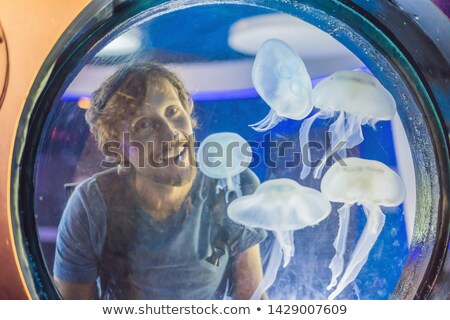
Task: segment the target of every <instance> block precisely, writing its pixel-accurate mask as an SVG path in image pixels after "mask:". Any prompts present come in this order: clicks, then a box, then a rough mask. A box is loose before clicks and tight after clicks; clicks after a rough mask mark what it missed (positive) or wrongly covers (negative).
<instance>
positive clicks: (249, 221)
mask: <svg viewBox="0 0 450 320" xmlns="http://www.w3.org/2000/svg"><path fill="white" fill-rule="evenodd" d="M330 212H331V203H330V202H329V201H328V200H327V198H326V197H325V196H324V195H323V194H322V193H321V192H320V191H318V190H315V189H312V188H308V187H304V186H302V185H300V184H298V183H297V182H296V181H294V180H291V179H286V178H282V179H273V180H268V181H266V182H264V183H262V184H261V185H260V186H259V187H258V188H257V189H256V191H255V192H254V193H253V194H252V195H247V196H243V197H240V198H238V199H236V200H234V201H233V202H231V203H230V205H229V206H228V209H227V213H228V216H229V217H230V219H231V220H234V221H235V222H237V223H239V224H242V225H246V226H250V227H253V228H262V229H266V230H269V231H272V232H273V233H274V236H275V241H274V243H273V245H272V248H271V251H270V258H269V262H268V264H267V267H266V271H265V273H264V277H263V279H262V281H261V283H260V284H259V286H258V288H257V289H256V290H255V292H254V293H253V295H252V299H260V297H261V295H262V294H263V293H264V292H265V291H266V290H267V289H268V288H269V287H270V286H271V285H272V284H273V282H274V281H275V278H276V275H277V271H278V268H279V267H280V264H281V260H282V259H283V267H284V268H285V267H286V266H287V265H288V264H289V261H290V259H291V257H292V256H293V255H294V251H295V247H294V230H299V229H303V228H306V227H308V226H313V225H315V224H318V223H319V222H320V221H322V220H323V219H325V218H326V217H327V216H328V215H329V214H330Z"/></svg>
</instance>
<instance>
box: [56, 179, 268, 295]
mask: <svg viewBox="0 0 450 320" xmlns="http://www.w3.org/2000/svg"><path fill="white" fill-rule="evenodd" d="M105 174H107V175H110V176H108V177H109V178H112V179H113V180H112V181H113V182H114V181H116V180H117V181H118V182H120V181H123V179H122V180H121V179H119V178H118V177H116V176H117V173H116V171H115V170H113V171H109V172H106V173H101V175H105ZM98 180H99V179H98V175H94V176H93V177H91V178H89V179H87V180H86V181H84V182H83V183H81V184H80V185H79V186H77V188H76V189H75V191H74V193H73V194H72V195H71V197H70V199H69V201H68V204H67V206H66V208H65V210H64V214H63V216H62V219H61V222H60V225H59V228H58V238H57V243H56V256H55V264H54V275H55V276H56V277H57V278H59V279H61V280H63V281H67V282H92V281H96V280H97V278H98V277H99V275H100V274H104V273H102V272H101V271H102V270H103V271H104V270H107V271H108V272H112V273H114V272H115V271H117V268H123V264H119V263H117V264H115V260H114V259H113V260H111V259H110V260H108V263H107V265H105V263H104V262H103V263H102V259H103V260H104V257H105V256H104V252H103V250H104V248H105V247H106V245H105V243H106V239H107V238H108V239H110V238H113V236H111V235H110V232H109V233H108V230H107V229H108V228H112V227H111V223H112V222H113V221H111V220H113V219H112V218H110V220H109V221H108V217H111V215H110V213H109V211H114V212H119V215H122V217H121V219H122V220H120V224H121V225H123V224H127V223H128V220H127V219H125V220H124V219H123V216H126V217H128V216H129V217H130V218H129V220H130V221H132V224H133V227H132V229H130V228H128V229H126V228H125V229H120V227H121V225H119V226H118V228H116V229H114V230H118V231H115V235H114V237H115V239H116V240H115V241H116V242H117V241H118V242H119V244H120V245H122V244H124V245H126V246H125V248H126V249H125V250H122V253H120V254H119V255H120V256H118V259H119V258H121V259H123V260H122V261H126V266H127V288H121V286H122V285H121V284H119V285H118V286H116V287H115V288H114V290H113V291H111V292H109V293H107V294H105V293H103V298H106V299H130V298H131V299H216V298H218V296H219V292H217V291H218V287H219V285H220V284H221V281H222V279H223V277H224V273H225V270H226V266H227V264H228V261H229V259H230V257H232V256H234V255H236V254H237V253H239V252H243V251H245V250H247V249H248V248H250V247H251V246H253V245H255V244H257V243H259V242H261V241H262V240H264V238H265V237H266V232H265V231H263V230H258V229H253V228H249V227H244V226H242V225H238V224H236V223H234V222H232V221H231V220H230V219H229V218H228V217H227V215H226V204H225V202H224V200H223V197H224V195H223V192H221V193H219V194H218V195H216V194H215V192H212V193H211V192H210V191H211V190H205V186H206V185H208V184H207V183H205V182H206V181H209V182H211V181H212V180H211V179H209V178H207V177H205V176H204V175H203V174H202V173H200V172H199V173H198V174H197V177H196V179H195V181H194V184H193V187H192V189H191V192H190V194H189V196H188V198H187V199H188V200H187V201H185V203H184V204H183V205H182V207H181V209H180V211H179V212H178V213H176V214H174V215H173V216H172V217H170V218H169V219H168V220H167V221H165V222H164V223H161V222H158V221H156V220H153V219H152V218H151V217H150V216H149V215H148V214H147V213H146V212H145V211H144V210H143V209H142V207H141V206H140V205H139V204H138V201H133V202H134V203H132V204H130V203H122V202H120V201H119V202H115V203H120V204H123V208H121V210H122V211H120V210H119V211H117V208H114V209H113V210H111V209H110V210H108V209H107V207H108V205H107V204H106V203H107V202H108V201H105V199H106V198H105V197H104V195H103V193H102V191H101V190H103V192H104V193H106V192H105V186H99V183H98ZM108 181H111V179H110V180H108ZM125 181H129V179H126V180H125ZM111 185H114V183H111ZM209 185H210V184H209ZM258 185H259V180H258V178H257V177H256V175H255V174H254V173H253V172H251V171H250V170H246V171H244V172H243V173H242V174H241V187H242V190H243V194H244V195H245V194H251V193H253V192H254V190H255V189H256V187H257V186H258ZM212 187H214V186H212ZM108 188H109V187H108V186H106V190H109V189H108ZM210 188H211V187H210ZM111 190H114V189H111ZM108 192H109V191H108ZM121 196H122V195H120V194H115V195H114V197H115V198H116V199H120V197H121ZM221 197H222V198H221ZM134 199H135V198H134ZM128 202H129V200H128ZM213 207H214V210H219V215H217V214H212V213H211V212H210V211H213V210H212V208H213ZM128 208H131V209H128ZM130 210H131V212H130ZM123 212H124V213H125V214H122V213H123ZM218 217H219V220H220V221H221V222H220V223H218V222H217V220H218ZM114 219H116V218H114ZM108 223H109V224H108ZM116 227H117V226H116ZM120 230H128V231H124V232H122V231H120ZM129 230H133V231H132V232H129ZM223 230H225V231H226V232H225V234H226V235H227V236H226V243H227V245H226V248H225V249H226V250H225V252H224V253H223V254H222V255H221V256H220V259H219V263H218V265H217V263H216V264H212V263H210V262H208V261H207V258H208V257H210V256H211V255H212V253H213V248H214V246H215V244H216V243H217V241H216V240H217V234H222V233H220V232H221V231H223ZM125 233H131V234H125ZM117 239H118V240H117ZM111 251H114V249H112V250H111ZM123 256H125V257H123ZM109 257H111V255H109ZM113 257H114V256H113ZM117 261H119V260H117ZM102 277H104V276H102ZM105 280H106V282H107V281H108V279H102V281H103V282H104V283H105ZM130 288H131V289H130Z"/></svg>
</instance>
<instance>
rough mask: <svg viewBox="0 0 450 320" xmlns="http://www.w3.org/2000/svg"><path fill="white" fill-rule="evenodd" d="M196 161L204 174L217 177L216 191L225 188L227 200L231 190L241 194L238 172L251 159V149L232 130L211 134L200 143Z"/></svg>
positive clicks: (240, 171) (244, 167) (243, 168)
mask: <svg viewBox="0 0 450 320" xmlns="http://www.w3.org/2000/svg"><path fill="white" fill-rule="evenodd" d="M197 161H198V163H199V167H200V170H201V171H202V172H203V173H204V174H205V175H206V176H208V177H210V178H213V179H218V183H217V186H216V192H217V193H219V191H220V190H222V189H225V190H226V193H225V200H226V201H227V202H228V198H229V195H230V193H231V192H234V193H235V195H236V196H237V197H240V196H242V190H241V182H240V173H242V172H243V171H244V170H245V169H246V168H247V167H248V165H249V164H250V163H251V161H252V150H251V148H250V145H249V143H248V142H247V141H246V140H245V139H244V138H242V137H241V136H240V135H238V134H236V133H232V132H221V133H214V134H211V135H209V136H208V137H206V139H205V140H203V141H202V143H201V144H200V147H199V148H198V151H197Z"/></svg>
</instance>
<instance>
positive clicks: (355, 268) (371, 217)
mask: <svg viewBox="0 0 450 320" xmlns="http://www.w3.org/2000/svg"><path fill="white" fill-rule="evenodd" d="M363 206H364V207H365V209H367V210H364V211H365V213H366V215H367V216H368V219H367V222H366V225H365V227H364V230H363V232H362V234H361V237H360V238H359V240H358V243H357V244H356V247H355V250H354V251H353V253H352V257H351V259H350V262H349V264H348V266H347V269H346V270H345V272H344V275H343V276H342V278H341V280H340V281H339V283H338V285H337V287H336V290H334V291H333V292H332V293H331V294H330V295H329V296H328V300H333V299H334V298H336V297H337V296H338V295H339V294H340V293H341V292H342V291H343V290H344V289H345V288H346V287H347V285H348V284H349V283H351V282H352V281H353V280H355V279H356V277H357V276H358V273H359V272H360V271H361V269H362V267H363V266H364V264H365V263H366V261H367V258H368V257H369V252H370V250H371V249H372V247H373V245H374V244H375V242H376V240H377V239H378V236H379V235H380V233H381V230H382V229H383V226H384V222H385V220H386V217H385V215H384V213H383V211H381V209H380V207H379V206H377V205H374V204H363Z"/></svg>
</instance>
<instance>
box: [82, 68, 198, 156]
mask: <svg viewBox="0 0 450 320" xmlns="http://www.w3.org/2000/svg"><path fill="white" fill-rule="evenodd" d="M163 79H166V80H168V81H169V83H171V84H172V85H173V87H174V88H175V90H176V91H177V94H178V98H179V99H180V102H181V104H182V106H183V107H184V109H185V110H186V111H187V113H188V114H189V115H191V114H192V109H193V107H194V104H193V102H192V99H191V96H190V95H189V93H188V92H187V90H186V88H185V87H184V85H183V83H182V82H181V80H180V79H179V78H178V77H177V76H176V75H175V73H173V72H171V71H169V70H168V69H166V68H165V67H163V66H161V65H158V64H155V63H146V64H139V65H131V66H125V67H122V68H121V69H120V70H118V71H117V72H116V73H114V74H113V75H112V76H111V77H109V78H108V79H107V80H105V81H104V82H103V83H102V84H101V86H100V87H99V88H98V89H97V90H96V91H95V92H94V93H93V95H92V101H91V107H90V108H89V109H88V110H87V112H86V115H85V118H86V121H87V123H88V124H89V128H90V130H91V132H92V134H93V135H94V137H95V140H96V141H97V144H98V147H99V148H100V150H101V149H102V147H103V145H104V144H105V143H106V142H107V141H111V140H115V141H119V138H120V135H121V133H122V132H121V130H120V128H121V125H120V124H121V123H122V122H123V121H125V120H126V119H129V118H130V117H132V116H133V115H134V114H135V112H136V111H137V110H138V108H140V107H141V106H142V105H143V103H144V99H145V97H146V94H147V90H148V88H149V87H150V86H151V85H155V84H158V82H161V80H163ZM191 121H192V125H193V126H195V121H194V119H192V116H191Z"/></svg>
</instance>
